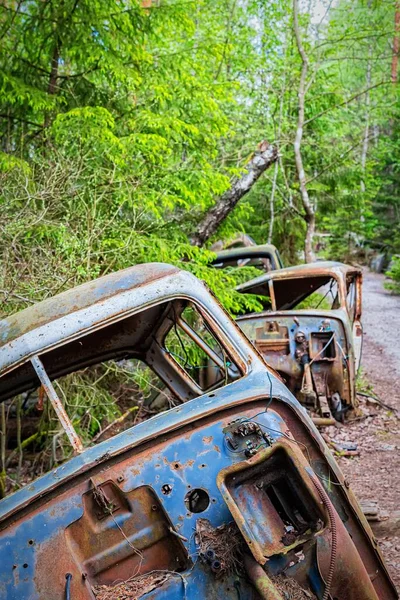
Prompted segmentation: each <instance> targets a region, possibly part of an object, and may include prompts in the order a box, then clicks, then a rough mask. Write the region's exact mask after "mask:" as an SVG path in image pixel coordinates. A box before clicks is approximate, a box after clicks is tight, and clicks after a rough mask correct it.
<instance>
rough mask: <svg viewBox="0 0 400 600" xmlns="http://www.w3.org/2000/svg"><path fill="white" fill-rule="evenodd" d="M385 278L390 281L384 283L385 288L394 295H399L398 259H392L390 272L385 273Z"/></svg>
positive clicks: (399, 259)
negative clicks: (388, 278)
mask: <svg viewBox="0 0 400 600" xmlns="http://www.w3.org/2000/svg"><path fill="white" fill-rule="evenodd" d="M386 275H387V277H390V279H391V280H392V281H388V282H385V284H384V285H385V288H386V289H387V290H391V291H392V292H394V293H395V294H400V257H396V258H394V259H393V263H392V265H391V266H390V270H389V271H387V272H386Z"/></svg>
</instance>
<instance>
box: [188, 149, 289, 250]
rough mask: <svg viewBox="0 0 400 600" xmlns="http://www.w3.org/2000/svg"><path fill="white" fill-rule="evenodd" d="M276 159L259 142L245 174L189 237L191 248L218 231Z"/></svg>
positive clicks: (273, 152)
mask: <svg viewBox="0 0 400 600" xmlns="http://www.w3.org/2000/svg"><path fill="white" fill-rule="evenodd" d="M277 159H278V151H277V149H276V148H275V146H271V145H270V144H269V143H268V142H261V144H259V149H258V151H257V152H255V153H254V155H253V157H252V158H251V159H250V161H249V162H248V163H247V165H246V173H245V174H244V175H243V176H242V177H238V178H236V179H234V181H233V182H232V185H231V187H230V188H229V190H227V191H226V192H225V193H224V194H222V196H221V197H220V198H219V200H217V202H216V203H215V204H214V206H213V207H212V208H211V209H210V210H209V211H208V212H207V213H206V215H205V217H204V218H203V220H202V221H201V222H200V224H199V225H198V227H197V229H196V231H195V232H194V233H193V234H192V235H191V236H190V242H191V244H192V245H193V246H202V245H203V244H204V243H205V242H206V241H207V240H208V239H209V238H210V237H211V236H212V235H213V234H214V233H215V232H216V231H217V229H218V227H219V225H220V224H221V223H222V221H223V220H224V219H225V218H226V217H227V216H228V215H229V213H230V212H232V210H233V209H234V208H235V206H236V205H237V203H238V202H239V200H240V199H241V198H243V196H245V195H246V194H247V193H248V192H249V191H250V190H251V188H252V186H253V185H254V184H255V182H256V181H257V180H258V179H259V178H260V176H261V175H262V174H263V173H264V171H266V170H267V169H268V168H269V167H270V166H271V165H272V164H274V162H275V161H276V160H277Z"/></svg>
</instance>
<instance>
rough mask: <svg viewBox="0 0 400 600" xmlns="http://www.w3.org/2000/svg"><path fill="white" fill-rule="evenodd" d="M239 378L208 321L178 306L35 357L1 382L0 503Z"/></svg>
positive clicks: (151, 310) (151, 311) (192, 309)
mask: <svg viewBox="0 0 400 600" xmlns="http://www.w3.org/2000/svg"><path fill="white" fill-rule="evenodd" d="M238 377H240V372H239V369H238V368H237V366H236V365H235V364H234V362H233V360H232V357H231V356H230V355H229V354H228V353H227V351H226V350H225V348H224V346H223V345H222V343H221V342H220V341H219V340H218V339H217V337H216V335H215V334H214V333H213V331H212V328H211V327H210V325H209V323H208V321H207V319H206V318H205V317H204V316H203V315H202V313H201V312H200V311H199V310H198V309H197V307H195V306H194V305H193V304H192V303H190V302H188V301H182V300H174V301H173V302H167V303H163V304H161V305H157V306H154V307H151V308H149V309H147V310H145V311H142V312H140V313H138V314H136V315H134V316H130V317H127V318H125V319H123V320H121V321H119V322H118V323H114V324H112V325H109V326H108V327H105V328H103V329H100V330H97V331H95V332H93V333H91V334H87V335H84V336H81V337H80V338H78V339H76V340H73V341H71V342H68V343H66V344H64V345H63V346H60V347H58V348H54V349H53V350H51V351H48V352H45V353H43V354H41V355H40V356H34V357H32V359H31V361H28V362H26V363H24V364H23V365H21V367H19V368H18V369H15V370H14V371H11V372H10V373H9V374H8V375H7V376H6V375H5V376H3V377H2V378H1V379H0V393H1V392H3V397H4V396H6V398H4V401H3V403H2V404H1V414H0V416H1V418H0V429H1V434H2V440H4V442H3V452H2V453H1V465H0V473H2V475H1V477H0V486H1V487H0V497H3V496H5V495H6V494H9V493H11V492H13V491H16V490H17V489H19V488H20V487H23V486H24V485H26V484H27V483H29V482H31V481H33V480H34V479H36V478H37V477H38V476H40V475H42V474H43V473H45V472H46V471H48V470H50V469H52V468H54V467H57V466H58V465H60V464H61V463H62V462H64V461H65V460H67V459H68V458H70V457H71V456H72V455H73V453H74V451H75V453H79V452H80V451H82V450H84V449H85V448H87V447H89V446H92V445H94V444H98V443H100V442H103V441H105V440H107V439H109V438H111V437H113V436H114V435H116V434H118V433H121V432H123V431H125V430H127V429H129V428H131V427H133V426H135V425H137V424H138V423H140V422H142V421H145V420H147V419H149V418H150V417H152V416H154V415H156V414H158V413H161V412H164V411H167V410H169V409H171V408H173V407H175V406H177V405H178V404H181V403H182V402H186V401H187V400H190V399H192V398H194V397H196V396H199V395H201V394H202V393H204V392H206V391H207V390H210V389H215V388H217V387H221V386H224V385H226V384H227V383H229V382H231V381H233V380H234V379H236V378H238ZM12 390H13V391H14V394H12ZM75 436H76V437H75Z"/></svg>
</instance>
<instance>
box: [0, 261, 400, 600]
mask: <svg viewBox="0 0 400 600" xmlns="http://www.w3.org/2000/svg"><path fill="white" fill-rule="evenodd" d="M156 271H157V269H156ZM157 272H158V274H160V273H161V272H163V273H165V270H163V269H158V271H157ZM153 275H154V273H153ZM116 281H118V277H117V278H116V279H113V283H114V284H115V282H116ZM118 285H119V284H118ZM95 288H96V286H95V285H94V287H93V289H95ZM101 288H102V286H101V284H100V283H98V285H97V289H98V291H99V294H100V296H101V297H102V299H101V300H100V301H99V302H98V303H96V304H94V305H93V306H85V307H83V308H82V307H75V308H71V310H70V312H68V311H67V312H66V313H65V314H63V315H62V316H61V317H54V319H50V321H49V322H48V323H45V324H43V323H42V322H41V324H40V326H39V327H38V329H37V330H35V329H30V330H29V331H26V332H22V331H21V330H20V335H17V336H16V337H15V340H14V342H12V341H11V340H8V342H6V344H5V345H6V346H7V347H8V349H10V348H11V349H12V350H14V349H15V348H17V350H16V352H17V353H20V357H19V358H18V359H17V360H15V361H14V362H13V360H14V359H15V357H16V356H17V354H16V355H14V359H12V360H11V362H9V363H7V365H5V366H4V373H5V374H4V375H3V378H4V379H7V378H8V377H9V376H10V375H11V374H13V373H14V375H15V378H14V380H13V383H14V385H15V386H16V387H17V388H18V386H19V387H23V386H26V385H28V384H29V382H30V383H32V381H34V379H32V377H33V378H34V377H36V375H35V372H34V371H33V369H32V373H31V372H30V371H26V370H24V368H25V365H29V362H28V361H29V360H30V357H31V356H32V355H35V352H33V348H37V347H38V346H40V348H42V350H41V351H40V352H41V354H40V360H42V362H43V364H44V367H45V369H46V371H49V373H50V374H52V376H54V377H55V376H58V373H59V372H61V371H62V368H63V369H64V371H62V372H67V371H68V369H69V370H74V369H77V368H79V366H80V365H82V364H83V365H86V364H88V361H89V359H90V357H91V353H92V354H93V355H94V359H96V360H101V359H102V357H104V356H107V358H108V359H109V358H110V357H112V356H116V357H119V356H120V355H121V351H122V350H123V351H124V352H125V351H126V348H127V347H129V351H130V352H134V353H135V355H139V356H142V357H143V358H144V359H145V360H146V361H147V362H148V364H151V365H152V366H154V369H155V370H157V369H158V370H159V371H160V373H163V374H164V381H165V382H166V384H168V385H169V386H171V389H174V390H175V391H176V392H177V394H178V396H179V393H181V394H182V397H184V396H185V394H187V395H188V397H191V396H190V393H192V392H193V391H194V390H195V388H193V387H192V388H190V386H189V384H188V382H187V381H186V380H185V374H184V373H183V372H182V369H181V368H178V367H177V366H176V365H173V362H172V357H171V356H169V355H168V353H167V352H166V351H165V348H163V347H162V340H163V335H165V334H166V332H167V331H168V328H171V327H172V326H173V315H174V314H175V312H176V311H178V316H179V310H180V309H181V308H182V303H181V299H188V300H190V301H192V302H193V303H194V304H195V305H196V306H197V308H198V310H199V311H200V313H201V314H202V316H203V317H204V318H205V319H207V321H208V325H209V328H210V330H211V331H212V332H213V333H214V334H215V336H216V337H217V339H218V341H219V343H220V344H221V346H222V348H223V351H224V353H226V355H227V356H229V357H230V359H231V360H232V361H233V364H234V365H235V366H236V368H237V372H236V375H237V378H235V379H234V380H233V381H232V382H231V383H229V384H227V385H222V387H220V388H219V389H215V390H213V391H209V392H208V393H204V394H203V395H201V396H199V397H197V398H194V399H193V400H191V401H188V402H186V403H184V404H182V405H180V406H177V407H175V408H173V409H172V410H170V411H168V412H166V413H162V414H159V415H157V416H155V417H153V418H151V419H149V420H148V421H145V422H142V423H140V424H138V425H137V426H135V427H133V428H131V429H130V430H128V431H126V432H124V433H122V434H119V435H117V436H115V437H114V438H111V439H110V440H107V441H105V442H103V443H100V444H99V445H98V446H95V447H92V448H89V449H87V450H86V451H85V452H83V453H81V454H80V455H78V456H75V457H74V458H72V459H71V460H69V461H68V462H66V463H65V464H63V465H61V466H59V467H58V468H56V469H54V470H52V471H51V472H49V473H47V474H46V475H45V476H43V477H42V478H41V479H39V480H37V481H36V482H34V483H32V484H30V485H28V486H26V487H25V488H23V489H21V490H19V491H18V492H16V493H15V494H13V495H11V496H10V497H8V498H6V499H4V500H3V501H1V502H0V558H1V565H2V569H1V572H0V598H1V599H2V598H7V600H17V599H18V600H21V599H27V600H28V599H29V600H38V599H42V598H51V599H52V600H64V599H65V595H66V586H69V592H68V593H69V594H70V597H71V598H72V599H73V600H93V598H94V595H93V591H92V590H93V588H94V586H96V585H103V584H110V583H112V582H114V581H115V580H121V579H125V578H126V579H128V578H132V576H133V577H134V576H135V575H138V574H149V573H151V572H154V571H157V570H161V571H165V570H167V571H168V572H170V573H171V578H169V579H168V581H167V582H165V583H163V584H162V585H161V587H159V588H158V589H155V590H153V591H152V592H150V593H149V594H147V595H146V598H157V600H160V599H164V598H165V599H167V598H176V599H184V598H185V599H186V600H191V599H193V600H194V599H195V598H199V597H202V598H210V599H214V598H215V599H217V598H232V600H236V599H237V598H238V597H240V598H242V599H246V600H250V599H251V598H255V597H257V596H256V591H255V588H254V586H252V585H251V583H250V582H249V581H248V579H247V578H246V577H245V574H244V573H243V572H239V573H238V574H236V573H235V572H231V573H225V574H220V573H218V574H217V573H216V572H215V569H214V570H213V568H212V565H210V564H208V563H206V562H203V561H201V560H198V555H199V547H198V545H197V543H196V537H195V536H194V535H193V532H194V531H196V521H197V519H198V518H199V517H201V518H207V519H208V520H209V521H210V523H211V525H212V526H213V527H214V528H218V526H219V525H223V524H228V523H230V522H232V521H233V520H234V519H235V521H236V522H237V524H238V526H239V529H240V530H242V532H244V534H245V535H244V536H243V542H242V543H243V552H244V553H245V552H247V553H248V552H251V551H252V545H253V542H255V541H256V540H257V543H258V544H259V545H260V548H259V552H260V556H261V555H262V557H263V558H262V560H263V561H266V559H267V558H268V561H267V562H266V564H265V565H264V567H263V568H264V570H265V573H266V576H267V577H271V576H273V575H275V574H277V573H281V572H286V573H287V574H288V575H289V576H290V577H294V578H295V579H296V580H298V581H299V582H300V583H304V582H305V581H307V582H308V583H309V585H310V586H311V588H312V590H313V591H314V593H315V594H316V596H317V598H318V599H319V600H320V599H321V598H322V594H323V588H324V584H323V579H324V577H326V575H325V571H326V565H327V564H328V565H329V563H330V556H331V548H330V545H329V541H330V537H329V535H328V534H329V532H328V529H329V527H328V520H327V518H326V514H325V511H324V509H323V507H321V506H320V504H318V498H317V495H316V492H315V490H314V489H313V488H312V486H311V484H310V477H309V475H310V476H311V475H312V476H314V477H319V479H320V480H321V481H322V483H323V485H324V486H325V489H326V492H327V493H328V494H329V498H330V500H331V502H332V503H333V505H334V507H335V510H336V512H337V514H338V518H339V520H340V523H342V522H343V523H344V527H343V528H342V529H343V536H344V537H343V539H345V540H349V539H350V536H351V539H352V541H351V540H350V541H351V544H350V545H349V544H348V543H347V542H346V544H347V545H346V544H343V548H345V549H346V553H348V554H351V557H350V558H349V560H348V563H349V565H350V567H351V568H354V572H355V573H356V575H355V577H354V576H352V575H351V574H350V571H349V568H350V567H349V568H348V567H346V560H345V559H343V561H342V562H343V564H342V563H341V562H340V561H339V563H338V564H339V565H340V569H341V571H338V574H340V576H341V577H345V576H346V577H348V578H349V579H351V583H350V584H349V589H354V587H355V586H356V584H358V583H359V582H364V580H365V573H367V577H368V574H371V575H372V574H373V575H372V578H368V581H366V582H365V585H364V583H362V584H361V587H360V589H359V591H358V595H351V593H350V592H349V593H347V592H346V591H341V595H340V598H341V600H372V599H373V598H374V596H373V594H371V589H372V588H371V585H372V586H373V593H375V594H376V597H377V598H379V600H392V599H395V598H396V597H397V594H396V592H395V590H394V588H393V587H392V584H391V582H390V579H389V577H388V575H387V572H386V570H385V566H384V564H383V562H382V557H381V555H380V553H379V549H378V548H377V544H376V542H375V540H374V538H373V536H372V533H371V530H370V529H369V527H368V525H367V523H366V520H365V518H364V516H363V514H362V512H361V510H360V508H359V506H358V503H357V502H356V500H355V498H354V497H353V496H352V494H351V491H350V490H349V489H348V486H347V485H346V482H345V481H344V479H343V476H342V474H341V472H340V470H339V468H338V466H337V465H336V463H335V461H334V459H333V457H332V455H331V454H330V452H329V450H328V449H327V447H326V445H325V443H324V441H323V439H322V438H321V436H320V435H319V433H318V431H317V430H316V428H315V426H314V425H313V423H312V421H311V420H310V419H309V417H308V416H307V414H306V412H305V411H304V409H303V408H302V407H301V406H300V405H299V403H298V402H297V401H296V400H295V398H294V397H293V396H292V395H291V393H290V392H289V391H288V390H287V388H285V386H284V385H283V384H282V382H281V381H280V379H279V378H278V377H277V376H276V375H275V373H274V372H273V371H272V370H270V369H268V368H267V367H266V365H265V363H264V362H263V360H262V359H261V357H260V356H259V354H258V353H257V352H256V350H255V349H254V348H253V347H252V346H251V344H250V343H249V342H248V341H247V340H246V339H245V337H244V336H243V334H242V333H241V332H240V330H239V328H238V327H237V326H236V325H235V324H234V323H233V322H232V321H231V320H230V319H229V318H228V317H227V315H226V314H225V313H224V311H223V310H222V309H221V308H220V307H219V306H218V304H217V303H216V302H215V300H214V299H213V298H212V296H211V295H210V294H209V293H208V292H207V290H206V289H205V287H204V286H202V285H201V284H200V283H199V282H198V281H197V280H196V279H195V278H193V277H192V276H190V275H188V274H182V273H180V272H178V273H177V274H172V275H171V273H170V274H168V275H166V276H165V277H164V276H161V275H160V277H158V278H156V279H155V280H153V279H151V280H149V281H141V284H140V287H136V288H135V287H132V286H131V287H129V290H126V289H125V290H124V291H122V290H120V291H119V292H116V295H113V294H110V296H109V297H107V298H104V297H103V296H102V292H101V291H100V290H101ZM171 302H173V306H172V307H171ZM56 305H57V299H56V300H55V302H54V306H53V309H54V310H55V308H56ZM41 310H42V309H40V310H39V313H40V311H41ZM85 311H86V312H85ZM17 321H18V319H17V318H15V319H14V322H17ZM22 324H23V323H22V321H20V326H22ZM121 324H122V325H123V326H121ZM27 336H28V337H29V343H27V341H28V337H27ZM36 336H38V337H39V336H42V337H40V339H38V340H36ZM104 340H106V341H104ZM128 342H129V344H130V345H127V344H128ZM113 353H114V354H113ZM150 353H152V355H151V356H152V357H151V358H150ZM73 360H75V362H73ZM60 365H62V368H61V366H60ZM65 370H66V371H65ZM3 378H0V388H1V384H2V379H3ZM7 381H8V385H9V383H10V380H9V379H8V380H7ZM18 389H19V388H18ZM11 391H12V388H11V387H8V388H7V386H5V385H4V386H3V394H4V396H6V395H7V394H9V393H10V392H11ZM282 453H283V454H282ZM249 457H250V458H249ZM246 459H247V460H246ZM249 469H250V471H249ZM248 476H249V477H250V480H248ZM221 477H222V480H221ZM236 477H239V480H237V481H236V480H235V479H234V478H236ZM217 481H218V482H219V483H220V487H221V481H222V484H223V485H225V487H226V492H225V490H222V487H223V485H222V487H221V490H222V493H221V491H220V488H219V487H218V484H217ZM253 484H254V485H253ZM244 524H246V527H245V526H244ZM304 527H305V528H304ZM325 533H326V534H327V537H326V543H325V542H324V543H322V542H319V539H323V540H325V537H324V536H325ZM341 535H342V534H341ZM300 548H301V553H302V554H303V555H304V560H300V559H299V556H298V554H296V553H298V552H299V549H300ZM360 564H361V565H362V569H364V571H363V570H362V569H361V570H360V567H359V565H360ZM49 565H51V568H49ZM328 568H329V567H328ZM360 573H361V575H360V577H359V574H360ZM369 579H371V581H372V584H371V583H370V582H369ZM341 590H342V588H341ZM374 600H376V599H375V598H374Z"/></svg>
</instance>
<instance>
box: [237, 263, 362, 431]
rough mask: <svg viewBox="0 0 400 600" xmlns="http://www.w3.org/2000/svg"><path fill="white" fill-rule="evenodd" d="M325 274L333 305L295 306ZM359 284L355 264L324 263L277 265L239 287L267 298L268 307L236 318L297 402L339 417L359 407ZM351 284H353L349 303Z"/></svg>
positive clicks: (359, 274)
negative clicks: (330, 285) (330, 284)
mask: <svg viewBox="0 0 400 600" xmlns="http://www.w3.org/2000/svg"><path fill="white" fill-rule="evenodd" d="M325 278H326V281H328V280H331V281H334V282H335V285H336V292H335V293H336V294H337V296H336V298H335V300H334V302H333V305H334V306H335V308H331V309H330V310H327V309H324V310H321V309H313V308H308V309H307V308H297V307H296V304H297V303H298V302H301V301H302V299H303V298H305V297H306V296H307V294H310V292H312V291H313V290H314V287H315V289H316V286H317V284H318V285H319V283H320V282H321V281H322V282H323V281H324V280H325ZM313 282H315V283H313ZM361 284H362V274H361V271H360V270H359V269H357V268H354V267H349V266H347V265H342V264H341V263H333V262H325V263H314V264H312V265H300V266H297V267H290V268H286V269H281V270H277V271H274V272H271V273H269V274H266V275H263V276H260V277H257V278H256V279H253V280H251V281H248V282H246V283H244V284H242V285H240V286H238V288H237V289H238V290H239V291H241V292H245V293H253V294H258V295H261V296H268V297H269V304H270V310H267V311H264V312H261V313H257V314H249V315H245V316H242V317H239V318H238V319H237V322H238V324H239V325H240V327H241V328H242V329H243V331H244V332H245V333H246V335H247V337H248V338H249V339H250V340H251V341H252V342H253V343H254V345H255V346H256V347H257V348H258V350H259V351H260V352H261V353H262V354H263V356H264V357H265V359H266V361H267V362H268V363H269V364H270V365H271V366H272V367H274V368H275V369H276V370H277V371H278V372H279V373H280V374H281V376H282V377H283V378H284V380H285V382H286V383H287V385H288V387H289V389H290V390H291V391H292V392H293V393H294V394H295V395H296V397H297V398H298V399H299V400H300V402H302V403H303V404H304V405H306V406H307V407H308V408H310V410H312V411H315V412H316V413H319V414H320V416H322V417H328V418H329V417H331V416H332V415H333V416H334V417H335V418H336V419H338V420H343V418H344V417H346V416H349V415H350V414H351V413H354V410H353V409H356V407H357V397H356V389H355V380H356V374H357V370H358V367H359V363H360V358H361V344H362V327H361ZM350 286H354V289H352V294H353V298H352V305H351V306H349V300H348V296H349V289H350ZM308 374H309V379H308V381H307V375H308Z"/></svg>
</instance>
